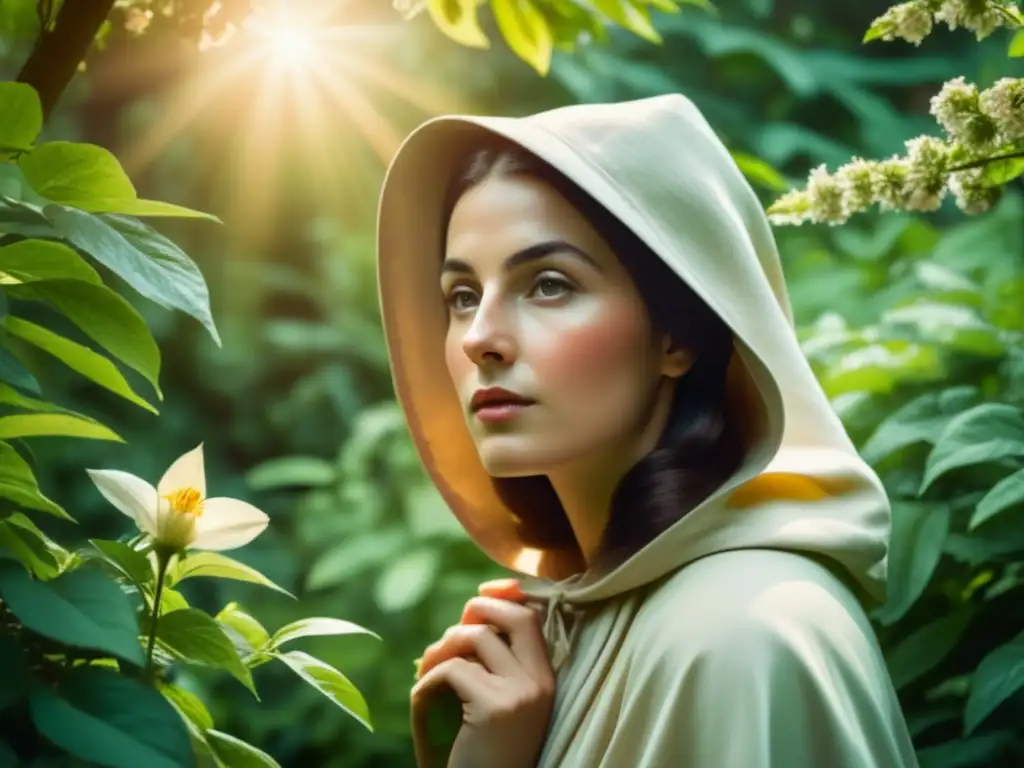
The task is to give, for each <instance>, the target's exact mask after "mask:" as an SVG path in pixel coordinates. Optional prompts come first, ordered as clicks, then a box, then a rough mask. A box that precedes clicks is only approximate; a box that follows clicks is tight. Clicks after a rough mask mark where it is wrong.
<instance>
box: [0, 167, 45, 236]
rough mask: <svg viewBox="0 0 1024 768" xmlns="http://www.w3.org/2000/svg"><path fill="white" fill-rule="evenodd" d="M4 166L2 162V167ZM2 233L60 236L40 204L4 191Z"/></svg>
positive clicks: (0, 195) (0, 212)
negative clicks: (27, 201)
mask: <svg viewBox="0 0 1024 768" xmlns="http://www.w3.org/2000/svg"><path fill="white" fill-rule="evenodd" d="M3 167H4V166H3V165H2V164H0V169H2V168H3ZM0 234H8V235H22V236H23V237H57V236H58V233H57V231H56V230H55V229H54V228H53V225H52V224H50V222H49V221H48V220H47V219H46V217H45V216H43V212H42V209H41V208H40V207H39V206H38V205H33V204H31V203H26V202H23V201H21V200H18V199H16V198H14V197H12V196H11V195H8V194H4V193H3V192H0Z"/></svg>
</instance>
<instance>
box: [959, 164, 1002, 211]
mask: <svg viewBox="0 0 1024 768" xmlns="http://www.w3.org/2000/svg"><path fill="white" fill-rule="evenodd" d="M984 172H985V169H984V168H970V169H968V170H965V171H956V172H954V173H951V174H950V175H949V191H950V192H952V193H953V196H954V197H955V198H956V204H957V206H958V207H959V208H960V210H961V211H963V212H964V213H966V214H978V213H984V212H985V211H987V210H988V209H989V208H991V207H992V206H993V205H995V204H996V203H997V202H998V201H999V198H1000V197H1001V196H1002V192H1003V190H1002V187H999V186H995V187H987V186H985V185H984V184H982V176H983V174H984Z"/></svg>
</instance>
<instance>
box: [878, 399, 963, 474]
mask: <svg viewBox="0 0 1024 768" xmlns="http://www.w3.org/2000/svg"><path fill="white" fill-rule="evenodd" d="M977 399H978V391H977V390H976V389H975V388H974V387H953V388H951V389H947V390H943V391H942V392H928V393H926V394H924V395H921V396H920V397H916V398H914V399H913V400H911V401H910V402H908V403H906V404H905V405H903V406H901V407H900V408H898V409H897V410H896V411H895V412H893V414H892V415H891V416H889V417H888V418H887V419H886V420H885V421H883V422H882V423H881V424H880V425H879V426H878V428H877V429H876V430H875V433H874V434H873V435H871V437H870V438H869V439H868V441H867V442H866V443H865V444H864V447H863V449H862V450H861V456H863V458H864V460H865V461H867V462H868V463H870V464H877V463H878V462H880V461H881V460H882V459H884V458H886V457H887V456H890V455H891V454H893V453H895V452H896V451H899V450H901V449H903V448H907V447H908V446H911V445H916V444H918V443H928V444H932V445H934V444H935V441H936V440H938V439H939V435H940V434H942V429H943V427H945V426H946V423H947V422H948V421H949V420H950V419H951V418H952V417H953V416H955V415H956V414H958V413H962V412H963V411H964V410H965V409H966V408H968V407H970V406H971V405H973V404H974V403H975V402H976V401H977Z"/></svg>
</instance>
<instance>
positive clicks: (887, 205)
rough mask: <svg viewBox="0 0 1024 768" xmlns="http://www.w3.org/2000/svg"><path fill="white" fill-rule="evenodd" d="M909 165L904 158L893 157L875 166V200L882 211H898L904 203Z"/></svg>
mask: <svg viewBox="0 0 1024 768" xmlns="http://www.w3.org/2000/svg"><path fill="white" fill-rule="evenodd" d="M909 173H910V165H909V164H908V163H907V161H906V160H905V159H904V158H901V157H898V156H896V155H893V156H892V157H890V158H889V159H888V160H880V161H879V162H877V163H876V164H875V199H876V200H878V207H879V208H880V209H881V210H883V211H898V210H902V209H903V205H904V203H905V202H906V192H907V175H908V174H909Z"/></svg>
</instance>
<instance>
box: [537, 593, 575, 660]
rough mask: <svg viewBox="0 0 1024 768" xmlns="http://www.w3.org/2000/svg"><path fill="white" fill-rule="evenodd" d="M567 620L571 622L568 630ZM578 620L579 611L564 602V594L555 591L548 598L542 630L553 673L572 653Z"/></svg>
mask: <svg viewBox="0 0 1024 768" xmlns="http://www.w3.org/2000/svg"><path fill="white" fill-rule="evenodd" d="M567 619H568V620H569V621H570V622H571V626H570V627H569V629H568V630H567V629H566V626H565V624H566V620H567ZM579 619H580V616H579V611H578V610H577V609H576V608H575V607H574V606H573V605H572V604H570V603H567V602H565V593H564V592H563V591H562V590H555V591H554V592H553V593H552V594H551V596H550V597H549V598H548V601H547V611H546V614H545V616H544V626H543V628H542V632H543V635H544V640H545V642H547V645H548V649H549V652H550V654H551V667H552V669H553V670H554V671H555V673H557V672H558V670H559V669H560V668H561V666H562V665H563V664H564V663H565V662H566V661H567V660H568V658H569V656H570V654H571V653H572V646H573V642H574V641H575V639H576V630H577V629H578V628H579V625H580V620H579Z"/></svg>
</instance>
